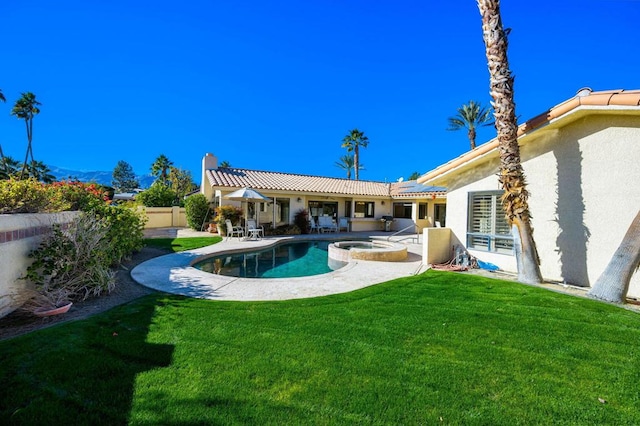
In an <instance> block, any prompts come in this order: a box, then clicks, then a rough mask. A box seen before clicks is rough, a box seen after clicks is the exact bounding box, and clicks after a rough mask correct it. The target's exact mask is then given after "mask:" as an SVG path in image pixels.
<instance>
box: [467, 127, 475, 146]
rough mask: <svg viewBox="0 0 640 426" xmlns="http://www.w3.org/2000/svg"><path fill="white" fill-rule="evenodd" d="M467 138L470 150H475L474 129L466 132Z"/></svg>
mask: <svg viewBox="0 0 640 426" xmlns="http://www.w3.org/2000/svg"><path fill="white" fill-rule="evenodd" d="M467 137H468V138H469V144H471V149H475V148H476V129H469V132H467Z"/></svg>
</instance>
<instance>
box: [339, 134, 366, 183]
mask: <svg viewBox="0 0 640 426" xmlns="http://www.w3.org/2000/svg"><path fill="white" fill-rule="evenodd" d="M368 145H369V138H368V137H367V136H365V134H364V132H361V131H360V130H358V129H353V130H351V131H350V132H349V133H348V134H347V135H346V136H345V137H344V138H343V139H342V147H343V148H347V152H353V169H354V171H355V176H356V180H359V178H360V175H359V173H358V172H359V170H360V147H363V148H366V147H367V146H368Z"/></svg>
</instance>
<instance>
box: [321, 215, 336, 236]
mask: <svg viewBox="0 0 640 426" xmlns="http://www.w3.org/2000/svg"><path fill="white" fill-rule="evenodd" d="M318 221H319V223H318V226H320V229H322V231H323V232H324V231H329V232H338V224H336V222H335V221H334V220H333V218H332V217H331V216H320V217H318Z"/></svg>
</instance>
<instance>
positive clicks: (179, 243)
mask: <svg viewBox="0 0 640 426" xmlns="http://www.w3.org/2000/svg"><path fill="white" fill-rule="evenodd" d="M220 241H222V237H195V238H145V240H144V245H145V246H149V247H156V248H161V249H165V250H170V251H174V252H178V251H185V250H192V249H197V248H200V247H205V246H210V245H211V244H216V243H219V242H220Z"/></svg>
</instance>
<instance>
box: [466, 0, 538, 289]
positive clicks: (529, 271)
mask: <svg viewBox="0 0 640 426" xmlns="http://www.w3.org/2000/svg"><path fill="white" fill-rule="evenodd" d="M477 1H478V8H479V10H480V15H481V16H482V35H483V38H484V43H485V48H486V56H487V65H488V67H489V79H490V93H491V97H492V98H493V115H494V117H495V120H496V129H497V132H498V150H499V152H500V175H499V181H500V184H501V185H502V188H503V189H504V194H503V196H502V205H503V208H504V211H505V215H506V218H507V220H508V221H509V224H510V225H511V229H512V232H513V234H514V248H515V252H516V261H517V264H518V280H519V281H520V282H525V283H540V282H542V275H541V274H540V259H539V257H538V251H537V249H536V244H535V241H534V239H533V227H532V226H531V214H530V212H529V203H528V198H529V192H528V191H527V188H526V181H525V176H524V172H523V170H522V165H521V163H520V147H519V146H518V126H517V119H516V113H515V109H516V107H515V102H514V101H513V75H512V74H511V70H510V69H509V61H508V58H507V32H506V31H505V30H504V28H503V27H502V18H501V16H500V1H499V0H477Z"/></svg>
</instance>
